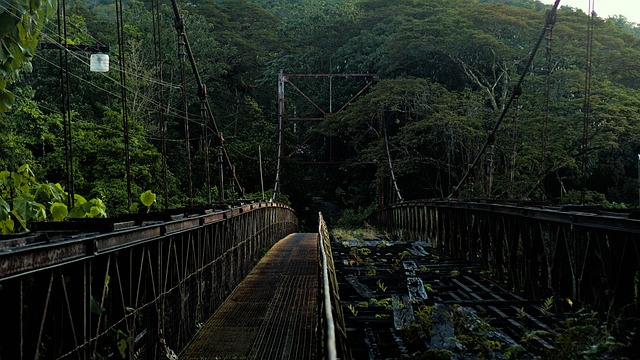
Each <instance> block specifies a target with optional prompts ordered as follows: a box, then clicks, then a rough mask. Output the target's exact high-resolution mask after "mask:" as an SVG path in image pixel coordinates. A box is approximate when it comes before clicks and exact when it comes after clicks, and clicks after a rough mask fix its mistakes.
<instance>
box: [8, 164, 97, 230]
mask: <svg viewBox="0 0 640 360" xmlns="http://www.w3.org/2000/svg"><path fill="white" fill-rule="evenodd" d="M68 197H69V194H68V193H66V192H65V191H64V189H63V188H62V186H60V184H52V183H40V182H38V181H37V180H36V177H35V175H34V173H33V171H32V169H31V167H30V166H29V165H22V166H21V167H19V168H18V170H17V171H15V172H10V171H7V170H4V171H0V230H1V231H2V233H3V234H6V233H12V232H20V231H28V230H29V223H30V222H31V221H62V220H64V219H66V218H104V217H106V216H107V214H106V206H105V204H104V203H103V202H102V200H100V199H91V200H90V201H87V200H86V199H85V198H83V197H82V196H80V195H78V194H75V196H74V198H75V199H74V206H73V208H72V209H71V210H70V211H69V210H68V208H69V202H68Z"/></svg>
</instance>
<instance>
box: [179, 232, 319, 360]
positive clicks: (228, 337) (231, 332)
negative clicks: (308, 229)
mask: <svg viewBox="0 0 640 360" xmlns="http://www.w3.org/2000/svg"><path fill="white" fill-rule="evenodd" d="M318 266H319V265H318V234H292V235H289V236H287V237H286V238H284V239H282V240H280V241H279V242H278V243H276V244H275V245H274V246H273V248H271V250H269V252H268V253H267V254H266V255H265V256H264V257H263V258H262V260H261V261H260V262H259V263H258V265H256V266H255V268H254V269H253V270H252V271H251V273H249V275H247V277H246V278H245V279H244V280H243V281H242V282H241V283H240V285H238V287H237V288H236V289H235V290H234V291H233V292H232V293H231V295H230V296H229V298H228V299H227V300H226V301H225V302H224V303H223V304H222V305H221V306H220V308H219V309H218V311H216V313H215V314H214V315H213V317H212V318H211V319H210V320H209V321H208V322H207V323H206V324H205V325H204V327H203V328H202V330H201V331H200V333H199V334H198V335H197V336H196V338H195V339H194V341H193V342H192V343H191V344H190V345H189V347H188V348H187V349H186V350H185V351H184V352H183V353H182V354H181V355H180V359H181V360H183V359H198V360H204V359H224V358H243V359H244V358H250V359H275V358H289V359H314V358H315V354H316V352H317V341H316V333H315V329H316V326H317V311H318V310H317V307H318V303H317V294H318Z"/></svg>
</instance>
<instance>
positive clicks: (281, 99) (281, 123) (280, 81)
mask: <svg viewBox="0 0 640 360" xmlns="http://www.w3.org/2000/svg"><path fill="white" fill-rule="evenodd" d="M285 81H286V77H285V75H284V70H280V72H279V73H278V162H277V163H276V184H275V187H274V188H273V194H272V195H271V201H275V200H276V197H277V196H278V194H279V193H280V187H281V186H280V173H281V167H282V162H283V161H284V121H285V118H284V82H285Z"/></svg>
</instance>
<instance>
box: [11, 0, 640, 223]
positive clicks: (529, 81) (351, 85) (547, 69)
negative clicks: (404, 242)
mask: <svg viewBox="0 0 640 360" xmlns="http://www.w3.org/2000/svg"><path fill="white" fill-rule="evenodd" d="M7 4H8V6H4V7H1V8H0V24H1V25H0V111H1V112H0V142H1V143H2V146H1V147H0V170H3V169H7V170H15V169H17V168H18V167H19V166H21V165H22V164H30V165H31V169H33V171H34V172H35V173H36V174H37V175H38V178H44V179H47V180H48V181H51V182H61V183H62V185H63V186H69V184H66V183H65V178H66V174H65V172H66V171H67V170H66V169H67V168H68V165H67V164H66V162H67V161H68V153H69V148H68V146H69V145H68V144H67V143H66V142H65V135H64V121H65V117H64V116H65V111H63V109H66V108H65V107H64V106H63V105H62V104H61V102H63V101H64V100H63V97H62V96H61V91H60V89H61V87H60V86H61V85H60V81H61V80H60V79H61V78H60V74H61V73H62V72H61V68H60V56H61V53H60V52H59V51H56V50H46V49H43V48H38V47H37V41H38V40H39V39H46V41H47V42H55V41H57V40H56V39H58V33H59V31H58V28H57V26H58V25H57V21H49V22H47V21H46V20H47V19H52V20H56V19H54V18H55V16H56V15H55V14H54V12H53V9H54V8H55V6H56V4H55V3H53V2H51V1H36V2H33V1H31V2H29V1H22V0H11V1H10V2H9V3H7ZM66 4H67V9H66V15H67V17H68V24H69V28H68V29H67V30H68V31H67V37H68V38H67V43H68V44H94V45H109V47H110V52H109V55H110V57H111V61H112V64H111V70H110V72H109V73H106V74H95V73H90V72H88V70H87V63H88V54H86V53H74V52H71V51H70V52H68V53H67V56H68V58H69V59H68V69H69V76H68V77H67V79H68V84H67V86H68V87H69V94H70V95H71V96H70V98H69V100H68V101H69V102H68V109H67V110H68V111H69V114H70V129H69V130H70V131H69V133H70V138H69V139H67V140H68V141H69V143H70V144H71V150H72V151H73V158H72V165H73V166H72V168H73V178H74V179H75V186H76V187H77V189H78V191H80V192H82V193H84V194H87V195H88V196H90V197H100V198H102V199H103V200H104V201H105V203H106V204H107V206H108V207H110V209H111V210H110V213H119V212H127V211H129V210H128V204H127V194H126V191H127V190H126V182H127V171H129V172H130V179H131V180H132V189H133V192H134V193H136V194H139V193H142V192H144V191H145V190H152V191H153V192H155V193H157V194H159V198H158V204H167V205H168V206H169V207H175V206H180V205H185V204H188V203H190V201H195V203H206V202H208V201H209V200H210V199H209V197H208V196H209V194H211V193H213V194H214V195H213V200H215V199H216V198H218V196H219V195H220V193H221V192H224V193H225V195H226V198H227V199H228V198H230V197H233V196H236V195H237V194H238V193H239V192H240V191H239V189H237V188H235V184H231V183H230V182H229V179H230V178H231V175H232V174H233V172H235V173H236V174H237V176H238V178H239V179H240V183H241V184H242V186H243V187H244V188H245V190H246V191H247V192H248V193H253V194H254V195H253V196H258V197H262V194H261V187H262V186H261V184H262V183H264V184H265V187H266V188H267V189H268V188H271V184H272V182H273V180H274V178H275V167H276V161H277V156H278V150H277V148H278V137H277V129H278V107H277V92H276V89H277V87H276V85H277V84H276V83H277V74H278V73H279V71H281V70H283V71H284V72H285V73H289V74H375V75H376V77H377V79H378V80H377V81H376V83H375V84H374V85H373V86H371V87H368V88H367V89H366V90H364V91H363V92H362V93H361V94H360V95H359V96H355V97H354V95H356V93H357V92H358V91H359V90H360V89H361V88H362V86H363V85H364V84H365V83H366V81H368V80H364V79H365V78H355V77H351V78H349V77H343V78H338V77H332V78H331V80H329V78H323V79H320V78H315V79H314V78H300V79H296V82H295V84H296V86H297V87H298V90H300V91H301V92H303V93H305V95H306V96H308V97H309V98H310V99H313V100H314V101H315V102H316V103H317V104H318V105H319V106H320V107H325V108H326V109H328V108H329V107H330V106H334V109H333V111H334V112H336V109H337V108H341V107H342V106H338V105H336V104H341V105H342V104H347V105H346V106H345V107H344V109H343V110H342V111H340V112H336V113H330V114H327V115H322V116H323V117H325V120H324V121H319V122H301V121H300V122H298V121H293V120H291V121H287V122H286V127H285V132H286V134H285V135H286V136H285V140H286V141H285V143H286V145H287V149H286V154H285V155H289V154H291V155H290V156H287V157H286V158H285V159H283V160H284V164H283V175H282V178H283V183H282V191H283V194H284V195H287V196H288V197H289V198H290V199H291V201H293V202H294V205H295V206H300V207H304V206H308V205H310V204H311V205H314V206H315V205H318V206H327V204H328V203H330V204H333V206H336V207H339V208H353V209H358V208H367V207H369V206H370V205H371V204H378V205H384V204H386V203H389V202H392V201H394V195H393V191H391V189H392V184H391V183H390V181H391V172H390V164H391V165H392V167H393V170H394V173H395V174H394V175H395V177H396V178H397V182H398V183H397V185H398V188H399V190H400V192H401V193H402V197H403V198H404V199H417V198H442V197H446V196H448V195H449V194H451V192H452V190H453V189H454V187H455V186H456V185H457V184H458V183H459V181H460V180H461V179H462V177H463V176H465V174H466V173H467V171H468V170H469V165H470V163H471V162H473V160H474V158H476V156H477V155H478V154H479V151H480V149H481V148H482V147H483V144H484V143H485V142H486V141H487V135H488V132H489V131H490V130H491V129H492V128H493V126H494V124H495V123H496V120H497V119H498V117H499V115H500V114H501V112H502V110H503V109H504V107H505V106H506V103H507V101H508V100H509V99H510V98H511V96H512V93H513V84H514V83H515V82H516V80H517V79H518V77H519V76H520V74H522V73H523V72H526V78H525V82H524V86H523V88H522V94H521V95H520V96H519V97H518V98H517V99H516V101H515V104H513V106H512V108H511V110H510V111H509V112H508V113H507V115H506V117H505V119H504V121H503V123H502V124H501V126H500V127H499V129H498V132H497V133H496V134H495V135H496V136H495V139H491V140H493V141H491V142H490V145H489V146H488V147H487V152H486V153H485V154H484V155H483V156H482V158H481V159H480V162H479V166H478V167H477V168H476V169H475V171H474V172H473V174H472V176H470V177H469V181H467V182H466V183H465V184H464V186H463V187H462V188H461V189H460V193H459V196H461V197H480V198H492V199H496V198H497V199H528V200H547V201H556V202H559V201H577V200H578V197H576V194H577V193H579V192H581V191H585V190H588V191H589V193H590V194H592V195H593V196H592V197H591V199H592V200H593V201H596V200H597V201H600V202H606V203H607V204H613V203H620V204H627V205H630V206H636V205H638V200H637V199H638V195H637V194H638V189H637V166H638V165H637V154H638V153H640V143H639V141H638V138H639V137H638V135H639V134H638V133H639V132H640V113H639V111H638V109H639V108H640V35H639V34H640V32H639V31H638V27H637V25H635V24H632V23H630V22H628V21H627V19H626V18H624V17H622V16H617V17H613V18H609V19H602V18H598V17H597V18H595V19H593V47H592V62H591V64H589V68H590V70H591V73H590V76H589V78H590V79H591V81H590V87H586V86H585V85H586V83H585V79H586V78H587V76H586V75H587V73H586V69H587V66H586V53H587V48H586V46H587V35H588V28H587V24H588V16H587V15H586V14H584V13H583V12H581V11H579V10H577V9H573V8H569V7H562V8H561V9H560V10H559V12H558V14H557V21H556V23H555V26H554V27H553V31H552V32H550V33H549V34H548V35H547V36H546V37H545V38H544V40H543V44H542V47H541V49H540V51H538V53H537V54H536V56H535V58H534V61H533V64H532V66H531V67H530V68H528V69H525V65H526V59H527V58H528V57H529V55H530V53H531V51H532V49H533V45H534V43H535V41H536V39H537V37H538V36H539V34H540V32H541V31H542V29H543V27H544V25H545V11H546V10H548V9H550V6H547V5H543V4H541V3H540V2H538V1H533V0H492V1H490V0H485V1H482V0H480V1H468V0H454V1H452V0H400V1H385V0H325V1H312V0H278V1H260V0H256V1H249V0H216V1H199V0H198V1H192V2H188V3H181V2H178V6H179V7H180V10H181V13H182V15H183V16H184V21H185V29H186V32H187V35H188V40H189V43H190V45H191V49H192V51H193V56H194V59H195V61H196V63H197V64H198V70H199V75H200V76H201V78H202V80H203V82H204V83H205V84H206V88H207V90H208V91H207V95H208V99H209V103H210V105H211V108H212V109H213V113H214V116H215V119H213V120H214V121H215V122H216V124H217V126H218V127H219V129H220V131H221V133H222V134H223V137H224V140H225V151H226V152H227V153H228V155H229V157H230V159H231V162H232V163H233V164H234V165H235V167H234V169H230V168H228V167H226V166H224V167H223V170H222V171H223V177H222V178H220V177H219V174H220V171H219V168H218V166H219V165H218V153H219V151H220V150H219V148H218V145H219V144H218V141H217V140H216V134H214V133H213V129H212V122H211V121H212V120H211V119H207V118H206V117H203V106H204V103H202V97H201V95H202V94H199V93H198V90H199V89H198V87H197V84H196V82H195V81H194V75H193V73H192V69H191V67H190V66H189V63H188V60H186V59H185V62H184V63H182V62H181V61H182V60H181V55H180V54H181V53H183V51H184V50H183V48H182V47H181V45H179V44H180V40H179V38H178V37H177V36H176V31H175V29H174V28H173V26H174V14H173V11H172V8H171V4H170V3H167V2H155V1H139V0H130V1H127V2H125V5H124V8H123V21H124V27H123V33H122V34H120V35H121V36H122V39H123V40H124V41H123V42H122V44H123V45H124V47H123V49H119V47H118V44H120V42H119V38H118V33H117V31H116V29H117V26H116V25H117V21H116V11H115V6H114V4H112V3H109V2H104V1H91V2H89V1H83V0H77V1H70V2H67V3H66ZM121 54H122V55H121ZM121 57H122V58H121ZM121 62H124V69H125V75H126V79H125V80H120V73H119V71H120V66H119V65H120V63H121ZM181 64H182V65H181ZM23 70H26V71H23ZM183 75H184V77H183ZM183 78H184V82H183ZM121 81H125V82H124V86H125V89H126V92H123V91H121V89H122V88H121V84H122V82H121ZM183 83H184V86H183ZM292 84H293V82H292ZM183 89H184V92H183V91H182V90H183ZM285 92H286V97H285V109H286V113H285V118H296V117H314V116H318V110H317V109H316V108H315V107H314V106H312V105H310V103H309V102H308V100H307V99H305V98H304V97H303V96H301V95H300V94H299V93H298V91H297V90H296V89H294V88H293V87H291V86H290V84H287V85H286V86H285ZM329 94H330V96H329ZM123 95H124V96H126V100H127V101H126V102H123V101H122V100H123V99H122V96H123ZM586 100H588V102H587V101H586ZM123 103H126V111H123V110H124V108H123ZM125 119H127V120H128V122H127V124H126V125H125V122H124V120H125ZM186 124H188V125H189V132H188V133H187V131H186V126H185V125H186ZM125 129H126V130H127V136H128V139H129V140H128V143H126V146H125V141H124V136H125V135H124V132H125ZM187 135H188V139H186V138H185V137H186V136H187ZM297 144H303V145H297ZM126 148H128V150H129V155H130V156H129V159H130V166H129V167H128V166H127V165H126V162H125V150H126ZM387 148H388V150H387ZM187 155H190V156H187ZM259 155H262V158H260V157H259ZM189 158H190V159H191V161H192V164H191V169H192V170H191V172H189V170H188V169H189V164H188V163H187V159H189ZM260 160H262V161H260ZM261 165H262V169H261V168H260V166H261ZM261 170H262V171H261ZM189 174H190V175H189ZM260 174H262V175H263V179H261V178H260V176H261V175H260ZM164 179H166V184H167V186H166V189H167V191H165V186H164V182H165V181H164ZM189 184H191V185H189ZM585 185H586V188H585ZM190 186H192V187H193V191H192V194H189V190H188V189H189V188H190ZM136 197H137V196H136ZM190 197H192V199H189V198H190Z"/></svg>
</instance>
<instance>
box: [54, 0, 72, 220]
mask: <svg viewBox="0 0 640 360" xmlns="http://www.w3.org/2000/svg"><path fill="white" fill-rule="evenodd" d="M58 39H59V42H60V44H61V45H62V48H61V49H60V52H59V55H58V60H59V63H60V96H61V107H62V123H63V133H64V153H65V170H66V172H67V174H66V175H67V179H66V180H67V196H68V199H67V202H68V204H69V208H73V205H74V202H75V196H74V195H75V194H74V193H75V186H74V178H73V173H74V172H73V146H72V143H73V141H72V136H71V135H72V132H71V87H70V84H69V57H68V47H67V45H68V44H67V3H66V1H65V0H62V1H60V2H58Z"/></svg>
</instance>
